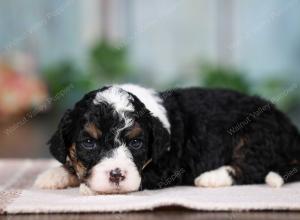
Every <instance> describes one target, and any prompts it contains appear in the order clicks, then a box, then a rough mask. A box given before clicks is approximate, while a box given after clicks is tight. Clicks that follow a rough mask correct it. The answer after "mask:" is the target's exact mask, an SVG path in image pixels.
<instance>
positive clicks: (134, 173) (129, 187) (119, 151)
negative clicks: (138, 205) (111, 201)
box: [88, 145, 141, 193]
mask: <svg viewBox="0 0 300 220" xmlns="http://www.w3.org/2000/svg"><path fill="white" fill-rule="evenodd" d="M116 168H119V169H120V170H121V172H122V173H123V174H124V176H125V179H124V180H123V181H121V182H120V183H119V186H116V185H115V184H113V183H111V182H110V181H109V172H110V171H111V170H114V169H116ZM140 183H141V176H140V174H139V172H138V169H137V167H136V165H135V163H134V162H133V157H132V154H131V153H130V151H129V150H128V149H127V147H126V146H125V145H121V146H120V147H118V148H116V149H115V150H114V151H113V152H112V157H107V158H104V159H102V160H101V161H100V162H99V163H98V164H96V165H95V166H94V167H93V168H92V172H91V176H90V178H89V179H88V185H89V186H90V188H91V189H92V190H94V191H97V192H103V193H115V192H130V191H136V190H138V188H139V186H140Z"/></svg>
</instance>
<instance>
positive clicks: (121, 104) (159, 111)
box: [93, 84, 170, 133]
mask: <svg viewBox="0 0 300 220" xmlns="http://www.w3.org/2000/svg"><path fill="white" fill-rule="evenodd" d="M125 91H126V92H125ZM127 92H130V93H131V94H133V95H135V96H136V97H137V98H138V99H139V100H140V101H141V102H142V103H143V104H144V105H145V107H146V109H148V110H149V112H150V113H151V114H152V115H153V116H154V117H157V118H158V119H159V120H160V122H161V123H162V125H163V126H164V128H165V129H167V130H168V132H169V133H170V122H169V119H168V117H167V112H166V109H165V108H164V106H163V105H162V103H163V100H162V99H161V98H160V97H159V95H158V93H157V92H155V91H154V90H152V89H147V88H143V87H141V86H137V85H133V84H123V85H113V86H111V87H109V88H108V89H106V90H104V91H101V92H98V93H97V94H96V97H95V99H94V100H93V102H94V104H95V105H97V104H99V103H101V102H107V103H109V104H112V105H113V107H114V108H115V110H116V111H117V112H118V113H119V114H121V116H122V117H123V118H125V119H126V117H124V112H126V111H131V112H132V111H134V106H133V105H132V103H131V102H130V101H131V100H133V98H132V96H130V95H129V94H128V93H127ZM125 123H126V124H128V125H132V121H131V120H129V119H127V122H126V120H125Z"/></svg>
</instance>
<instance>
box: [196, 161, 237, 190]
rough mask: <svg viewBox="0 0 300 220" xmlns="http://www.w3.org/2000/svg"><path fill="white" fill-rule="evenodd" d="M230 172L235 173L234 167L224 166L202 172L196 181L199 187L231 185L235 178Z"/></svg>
mask: <svg viewBox="0 0 300 220" xmlns="http://www.w3.org/2000/svg"><path fill="white" fill-rule="evenodd" d="M229 172H232V173H234V169H233V168H232V167H230V166H223V167H220V168H218V169H216V170H212V171H208V172H205V173H202V174H201V175H200V176H198V177H197V178H196V179H195V181H194V183H195V186H198V187H224V186H231V185H232V184H233V179H232V177H231V176H230V174H229Z"/></svg>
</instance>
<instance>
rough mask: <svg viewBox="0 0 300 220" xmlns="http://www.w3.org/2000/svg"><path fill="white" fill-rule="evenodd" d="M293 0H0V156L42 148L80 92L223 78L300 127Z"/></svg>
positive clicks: (299, 21)
mask: <svg viewBox="0 0 300 220" xmlns="http://www.w3.org/2000/svg"><path fill="white" fill-rule="evenodd" d="M299 11H300V0H288V1H287V0H265V1H260V0H245V1H238V0H152V1H146V0H85V1H80V0H26V1H18V0H2V1H0V157H1V158H7V157H29V158H37V157H49V156H50V155H49V153H48V148H47V146H46V142H47V140H48V139H49V137H50V136H51V135H52V133H53V132H54V130H55V128H56V126H57V124H58V121H59V118H60V117H61V114H62V113H63V112H64V111H65V110H66V108H68V107H72V106H73V104H74V102H75V101H76V100H78V99H79V98H80V97H82V95H83V94H84V93H86V92H87V91H90V90H93V89H96V88H99V87H101V86H103V85H105V84H110V83H122V82H131V83H139V84H141V85H144V86H149V87H153V88H155V89H158V90H163V89H170V88H172V87H186V86H203V87H224V88H232V89H236V90H239V91H241V92H243V93H247V94H258V95H261V96H263V97H265V98H268V99H270V100H271V101H272V102H274V103H275V104H276V105H278V107H279V108H280V109H281V110H283V111H284V112H286V113H287V114H288V115H289V116H290V117H291V119H292V120H293V121H294V123H295V124H296V125H297V126H298V127H300V126H299V125H300V92H299V91H300V85H299V83H300V13H299Z"/></svg>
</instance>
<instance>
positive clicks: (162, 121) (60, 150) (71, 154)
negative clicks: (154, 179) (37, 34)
mask: <svg viewBox="0 0 300 220" xmlns="http://www.w3.org/2000/svg"><path fill="white" fill-rule="evenodd" d="M169 130H170V125H169V122H168V119H167V116H166V111H165V109H164V107H163V105H162V100H161V99H160V98H159V96H158V95H157V94H156V93H155V92H154V91H152V90H148V89H145V88H142V87H138V86H133V85H123V86H109V87H104V88H102V89H100V90H97V91H93V92H90V93H88V94H87V95H85V96H84V97H83V98H82V99H81V100H80V101H79V102H78V103H76V105H75V107H74V109H72V110H67V112H66V113H65V114H64V116H63V118H62V119H61V121H60V123H59V126H58V129H57V131H56V132H55V134H54V135H53V136H52V138H51V139H50V141H49V144H50V151H51V153H52V154H53V156H54V157H55V158H56V159H57V160H59V161H60V162H61V163H63V164H67V165H69V166H70V167H71V168H72V169H74V171H75V172H76V175H77V176H78V178H79V179H80V181H82V182H85V183H86V184H87V185H88V186H89V187H90V188H91V189H92V190H94V191H97V192H99V193H125V192H130V191H136V190H138V189H139V187H140V184H141V176H142V175H141V174H142V172H143V169H144V168H145V166H146V165H147V164H148V163H149V162H150V161H152V163H156V162H157V160H158V159H159V158H160V157H161V155H162V154H163V153H164V152H165V151H167V149H168V148H169V147H170V134H169V132H170V131H169Z"/></svg>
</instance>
